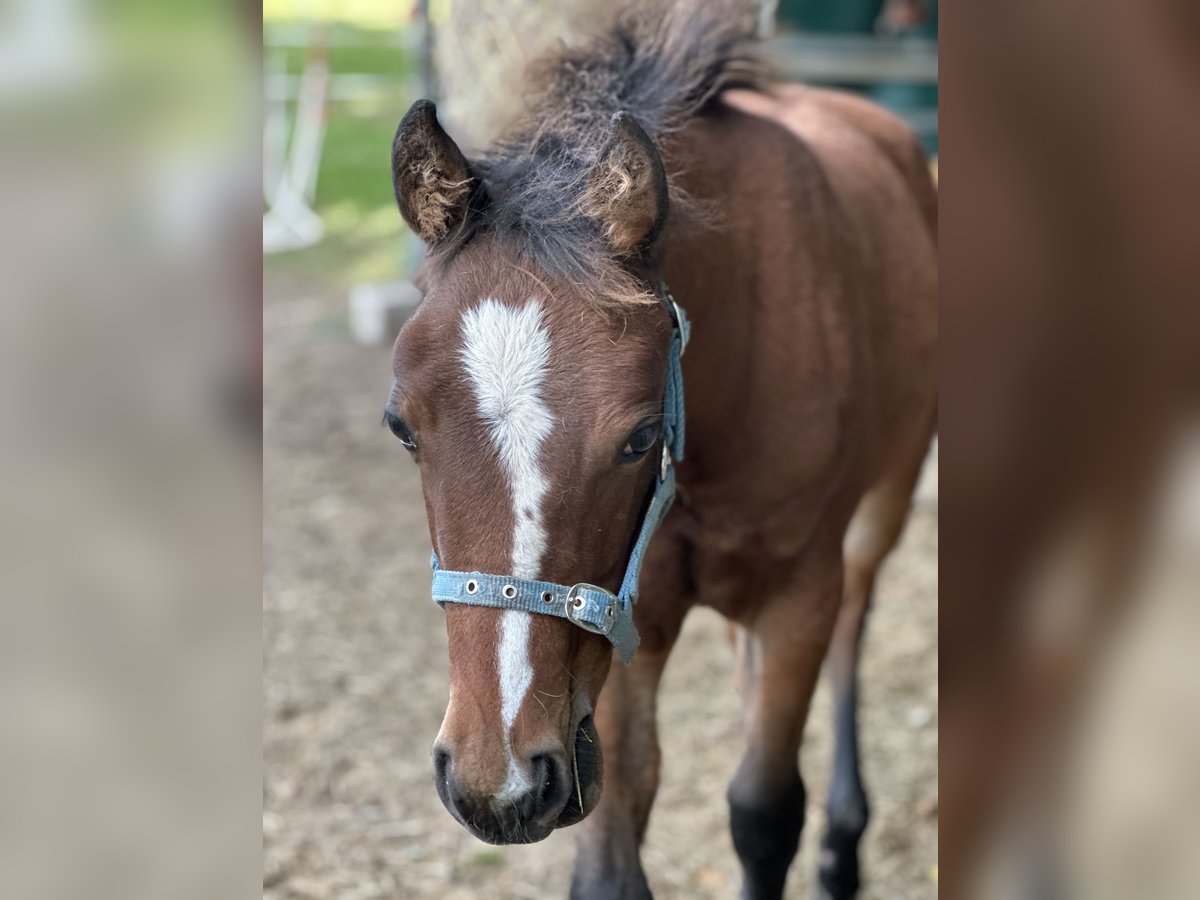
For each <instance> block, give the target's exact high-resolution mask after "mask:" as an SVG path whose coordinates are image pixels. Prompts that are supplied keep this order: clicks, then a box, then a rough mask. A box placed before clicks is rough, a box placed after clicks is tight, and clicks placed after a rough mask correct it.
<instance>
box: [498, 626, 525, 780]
mask: <svg viewBox="0 0 1200 900" xmlns="http://www.w3.org/2000/svg"><path fill="white" fill-rule="evenodd" d="M531 617H532V613H527V612H520V611H519V610H515V609H506V610H505V611H504V612H503V613H502V614H501V615H500V643H499V646H498V647H497V649H496V656H497V658H498V661H499V663H500V669H499V670H500V718H501V720H502V721H503V722H504V751H505V753H506V754H507V756H508V776H507V778H506V779H505V781H504V786H503V787H502V788H501V789H500V791H499V792H498V793H497V794H496V798H495V799H496V800H499V801H501V802H504V801H506V800H510V799H514V798H516V797H520V796H521V795H522V794H524V793H525V792H526V791H528V790H529V789H530V788H531V787H533V784H532V783H531V781H530V779H529V776H528V775H527V774H526V772H525V768H524V767H523V766H520V765H518V764H517V760H516V757H515V756H514V755H513V748H512V726H513V722H514V721H515V720H516V718H517V713H518V712H520V710H521V704H522V703H523V702H524V701H525V694H526V693H527V692H528V691H529V684H530V682H532V681H533V667H532V666H530V665H529V624H530V619H531Z"/></svg>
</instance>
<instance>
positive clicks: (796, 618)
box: [728, 564, 841, 900]
mask: <svg viewBox="0 0 1200 900" xmlns="http://www.w3.org/2000/svg"><path fill="white" fill-rule="evenodd" d="M840 581H841V569H840V566H834V565H832V564H829V565H825V566H823V567H822V569H821V570H818V571H813V570H807V571H806V574H805V576H804V583H803V584H802V585H801V586H799V587H798V589H797V590H796V591H788V592H787V593H786V594H783V595H780V596H779V597H776V598H772V600H771V601H769V602H768V603H767V604H766V605H765V606H764V608H763V609H762V611H761V612H760V613H759V614H758V615H757V616H756V617H755V618H754V620H753V621H751V622H749V623H747V624H746V625H744V626H743V627H742V629H741V633H740V634H739V636H738V641H737V646H738V651H739V653H738V655H739V683H740V684H741V685H742V692H743V696H744V702H745V705H746V713H745V732H746V744H747V746H746V752H745V755H744V756H743V757H742V761H741V764H740V765H739V766H738V769H737V773H736V774H735V775H734V777H733V781H732V782H731V783H730V785H729V793H728V799H729V812H730V828H731V830H732V832H733V845H734V848H735V849H736V850H737V854H738V857H739V859H740V860H741V863H742V871H743V886H742V897H743V898H745V900H778V898H781V897H782V896H783V889H784V884H785V883H786V881H787V873H788V868H789V867H790V866H791V864H792V860H793V858H794V857H795V855H796V850H797V849H798V847H799V845H800V832H801V831H802V830H803V828H804V804H805V793H804V782H803V781H802V780H801V777H800V769H799V764H798V755H799V750H800V739H801V736H802V734H803V732H804V720H805V718H806V717H807V715H808V707H809V702H810V700H811V699H812V693H813V688H814V687H815V685H816V681H817V676H818V674H819V672H820V668H821V660H822V658H823V657H824V655H825V649H826V647H827V646H828V642H829V636H830V632H831V631H832V628H833V621H834V619H835V617H836V609H837V598H838V596H839V591H840ZM797 591H798V595H797Z"/></svg>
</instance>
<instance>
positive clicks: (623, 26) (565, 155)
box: [431, 0, 763, 305]
mask: <svg viewBox="0 0 1200 900" xmlns="http://www.w3.org/2000/svg"><path fill="white" fill-rule="evenodd" d="M645 6H649V7H650V8H648V9H647V8H644V7H645ZM754 25H755V11H754V5H753V4H749V3H746V2H743V0H707V2H706V0H691V2H678V3H674V4H672V5H670V6H668V8H666V9H665V10H664V9H661V8H656V7H655V6H654V5H648V4H643V3H635V4H633V5H631V6H630V7H629V8H628V9H626V10H625V11H624V12H623V13H622V14H620V15H618V16H617V18H616V21H615V23H614V24H613V25H612V26H611V28H610V29H609V30H608V31H606V32H604V33H602V34H600V35H598V36H596V37H594V38H593V39H592V40H591V41H589V42H587V43H586V44H585V45H583V46H582V47H580V48H578V49H576V50H567V51H564V52H562V53H559V54H556V55H554V56H552V57H548V58H546V59H544V60H542V61H541V62H539V63H535V64H534V65H533V66H532V67H531V68H530V72H529V84H530V85H534V86H537V88H538V91H537V93H536V94H535V95H532V96H530V97H529V99H528V104H529V107H528V109H527V111H526V112H525V113H524V115H522V116H521V117H520V118H519V119H518V120H517V122H516V123H515V124H514V125H513V126H512V127H511V128H510V129H509V130H508V132H507V133H506V134H505V135H504V136H503V137H501V138H500V139H499V140H498V141H497V142H496V144H495V145H494V146H493V147H491V148H490V149H489V150H487V151H485V153H484V154H483V156H482V157H481V158H480V159H478V160H477V161H476V162H475V163H474V164H473V169H474V172H475V174H476V175H477V176H478V177H479V178H480V179H481V180H482V182H483V187H484V190H483V191H481V192H480V194H481V196H482V197H485V198H486V199H484V200H482V201H481V202H480V203H479V204H478V205H477V207H476V208H475V209H473V211H472V214H471V215H470V216H469V217H468V218H467V221H466V222H465V223H464V225H463V227H462V228H461V229H460V230H459V232H458V233H457V234H456V235H454V236H453V237H452V238H451V239H450V240H447V241H446V242H444V243H443V244H442V245H441V246H440V247H439V248H438V249H437V252H436V255H435V256H434V258H433V259H432V260H431V262H433V263H434V264H435V265H437V264H439V263H442V264H444V263H445V262H448V261H449V260H450V259H451V258H453V256H454V255H455V254H456V253H457V251H458V250H459V249H461V247H462V246H463V245H464V244H465V243H466V242H468V241H470V240H472V239H474V238H475V237H476V236H478V235H480V234H484V233H489V232H490V233H500V234H505V235H512V236H515V237H516V238H517V243H518V246H519V247H520V248H521V250H522V252H524V253H525V254H526V255H527V256H528V257H529V258H530V259H531V260H532V262H533V263H535V264H536V265H537V266H539V267H541V268H542V269H544V270H545V271H546V272H548V273H550V274H551V275H553V276H556V277H558V278H561V279H564V280H566V281H568V282H570V283H571V284H572V285H574V286H575V287H576V288H577V289H579V290H580V291H582V292H583V293H584V294H585V296H587V297H588V299H589V300H591V301H593V302H596V303H599V304H617V305H626V304H632V303H642V302H647V301H652V300H653V295H652V294H651V293H650V292H648V291H647V288H646V286H645V285H644V284H643V283H642V282H641V281H640V280H639V279H638V278H637V277H636V276H635V275H634V274H633V272H631V271H630V268H629V266H628V265H627V261H624V260H621V259H619V258H618V257H617V256H615V255H614V254H613V252H612V250H611V248H610V247H609V245H608V243H607V240H606V237H605V234H604V232H603V229H602V227H601V225H600V223H599V222H598V221H597V220H596V218H595V217H594V215H593V214H592V213H591V212H590V210H589V208H588V204H587V203H586V199H587V192H588V183H589V178H590V176H591V173H592V169H593V167H594V166H595V164H596V162H597V160H598V159H599V158H600V154H601V152H602V150H603V149H604V148H605V146H606V144H607V142H608V139H609V136H610V134H611V132H612V127H613V126H612V119H613V116H614V115H615V114H616V113H618V112H626V113H629V114H630V115H632V116H633V118H634V119H636V121H637V122H638V124H639V125H641V127H642V128H643V129H644V130H645V131H646V133H647V134H648V135H649V136H650V137H651V138H652V139H653V140H654V141H655V143H656V144H657V145H658V146H659V148H660V150H662V151H664V153H665V154H667V155H669V153H670V146H669V143H670V137H671V135H672V134H673V133H674V132H676V131H678V130H679V129H680V128H681V127H682V126H683V125H685V124H686V123H687V122H688V121H689V120H690V119H691V118H692V117H693V116H695V115H697V114H698V113H699V112H700V111H701V110H703V109H704V107H705V106H706V105H707V104H708V103H709V101H711V100H712V99H713V98H714V97H716V96H717V95H718V94H719V93H720V92H721V91H723V90H725V89H726V88H730V87H734V86H753V85H757V84H758V83H759V82H760V80H761V75H762V70H763V64H762V62H761V60H759V59H758V58H757V57H756V56H755V55H754V52H753V34H754ZM668 189H669V193H670V207H671V211H670V216H671V222H672V223H673V224H678V223H680V222H681V221H686V220H688V219H689V218H694V217H695V214H696V213H697V204H696V203H695V202H694V201H692V200H691V199H690V198H689V197H687V196H686V195H685V193H684V192H683V191H682V190H680V188H679V187H678V185H675V184H673V183H671V181H670V178H669V176H668Z"/></svg>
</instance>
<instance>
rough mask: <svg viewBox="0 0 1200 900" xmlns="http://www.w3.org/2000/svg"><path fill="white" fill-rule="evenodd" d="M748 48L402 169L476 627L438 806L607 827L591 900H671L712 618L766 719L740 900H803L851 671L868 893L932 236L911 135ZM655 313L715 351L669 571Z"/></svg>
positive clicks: (428, 465)
mask: <svg viewBox="0 0 1200 900" xmlns="http://www.w3.org/2000/svg"><path fill="white" fill-rule="evenodd" d="M751 30H752V22H744V21H743V19H742V17H739V16H736V15H731V14H730V11H729V10H728V9H724V8H722V4H700V5H697V6H695V7H691V6H687V5H684V6H679V7H674V8H672V9H671V10H669V11H667V12H666V13H662V12H658V13H634V14H633V15H627V16H624V17H622V18H620V19H619V20H618V22H617V24H616V25H615V26H614V27H613V29H612V31H611V33H609V34H607V35H604V36H602V37H601V38H599V39H598V40H596V41H595V42H594V43H592V44H590V45H589V46H587V47H585V48H584V49H582V50H580V51H572V52H569V53H565V54H563V55H561V56H559V57H557V58H555V59H553V60H550V61H548V62H547V63H545V64H544V65H543V66H542V67H541V68H539V69H538V70H537V71H536V74H535V78H536V80H535V82H534V84H536V85H537V86H538V87H539V88H540V95H539V96H536V97H534V98H532V100H531V101H530V106H529V108H528V110H527V111H526V113H525V114H524V116H523V117H522V118H521V119H520V120H519V121H518V122H517V123H516V124H515V125H514V126H513V128H512V129H511V130H510V131H509V132H508V133H507V135H506V136H505V137H503V138H502V139H501V140H500V141H499V142H498V143H497V144H496V145H495V146H494V147H493V148H491V150H489V151H488V152H487V153H485V154H483V155H482V156H480V157H479V158H477V159H475V160H468V159H466V157H465V156H464V155H463V153H462V152H461V151H460V150H459V148H458V147H457V146H456V145H455V144H454V142H453V141H452V140H451V138H450V137H449V136H448V135H447V134H446V132H445V131H444V130H443V129H442V127H441V126H440V125H439V123H438V121H437V117H436V114H435V110H434V107H433V105H432V104H430V103H428V102H421V103H418V104H415V105H414V106H413V108H412V110H410V111H409V113H408V115H406V116H405V118H404V120H403V121H402V122H401V124H400V128H399V130H398V131H397V134H396V140H395V143H394V145H393V151H392V166H393V175H394V181H395V189H396V197H397V201H398V203H399V206H400V211H401V213H402V215H403V217H404V219H405V221H406V222H407V223H408V224H409V226H410V227H411V228H413V230H415V231H416V232H417V233H418V234H419V235H420V237H421V238H422V239H423V240H424V241H425V243H426V245H427V248H428V254H427V257H426V262H425V264H424V269H423V272H422V275H421V277H422V280H423V281H424V284H425V286H426V289H427V290H426V296H425V299H424V301H423V303H422V304H421V306H420V308H419V309H418V311H417V312H416V314H415V315H414V316H413V317H412V318H411V319H410V320H409V322H408V323H407V324H406V325H405V327H404V328H403V330H402V331H401V333H400V336H399V338H398V339H397V341H396V347H395V353H394V374H395V382H394V386H393V389H392V395H391V398H390V400H389V402H388V405H387V410H386V413H385V419H386V421H387V423H388V424H389V426H390V427H391V429H392V431H393V432H394V433H395V434H396V435H397V436H398V437H399V438H400V440H401V441H402V443H403V444H404V446H405V447H406V449H407V450H408V452H409V453H411V454H412V456H413V458H414V459H415V460H416V462H417V464H418V465H419V467H420V471H421V479H422V486H423V491H424V495H425V503H426V508H427V512H428V518H429V528H430V535H431V538H432V542H433V547H434V551H435V560H436V565H437V566H438V567H439V577H441V576H442V574H443V573H446V572H448V573H458V574H453V577H452V578H451V581H452V582H453V583H454V584H455V585H456V590H458V591H459V593H458V594H455V595H453V596H457V597H458V598H460V599H461V601H462V602H455V601H454V599H453V597H449V598H448V597H447V596H446V595H442V596H440V597H439V602H442V603H443V604H444V608H445V614H446V627H447V633H448V636H449V653H450V703H449V706H448V708H447V710H446V716H445V720H444V722H443V724H442V728H441V731H440V733H439V734H438V736H437V739H436V742H435V744H434V750H433V758H434V769H435V780H436V784H437V789H438V793H439V795H440V797H441V799H442V801H443V803H444V804H445V805H446V807H447V809H448V810H449V811H450V813H451V814H452V815H453V816H454V817H455V818H456V819H458V821H460V822H461V823H462V824H463V825H464V826H466V827H467V828H468V829H470V831H471V832H472V833H474V834H475V835H477V836H478V837H480V838H481V839H483V840H485V841H490V842H494V843H519V842H529V841H537V840H541V839H542V838H545V837H546V836H547V835H548V834H549V833H550V832H551V831H552V830H553V829H555V828H557V827H562V826H564V825H569V824H572V823H575V822H580V821H581V820H584V819H586V821H584V822H583V824H582V825H581V827H580V835H579V853H578V856H577V861H576V868H575V874H574V878H573V886H572V896H574V897H579V898H591V897H646V896H649V890H648V887H647V883H646V879H645V875H644V873H643V870H642V867H641V864H640V861H639V847H640V844H641V841H642V838H643V836H644V833H645V829H646V823H647V819H648V816H649V812H650V807H651V804H652V802H653V799H654V795H655V791H656V789H657V785H658V775H659V766H660V753H659V747H658V740H657V736H656V725H655V704H656V700H655V697H656V692H657V688H658V683H659V678H660V676H661V674H662V671H663V667H664V665H665V663H666V661H667V657H668V655H669V654H670V652H671V649H672V647H673V645H674V643H675V640H676V638H677V636H678V634H679V631H680V627H681V624H682V622H683V619H684V616H685V614H686V613H687V611H688V610H689V609H690V608H691V607H693V606H695V605H697V604H703V605H707V606H710V607H713V608H715V609H716V610H718V611H719V612H720V613H722V614H723V615H724V616H725V617H726V618H727V619H728V620H729V622H730V623H731V631H732V632H733V635H734V640H733V644H734V648H735V652H736V656H737V662H738V684H739V689H740V691H741V694H742V697H743V700H744V703H745V710H746V712H745V720H744V721H745V734H746V744H747V746H746V751H745V755H744V757H743V759H742V762H741V764H740V765H739V767H738V769H737V773H736V775H735V777H734V779H733V781H732V783H731V784H730V786H729V791H728V800H729V806H730V817H731V827H732V832H733V841H734V846H735V848H736V850H737V853H738V856H739V858H740V860H741V862H742V866H743V872H744V896H746V897H750V898H768V897H780V896H781V895H782V892H783V887H784V882H785V879H786V875H787V871H788V868H789V866H790V864H791V861H792V858H793V857H794V855H795V853H796V850H797V848H798V844H799V838H800V833H801V829H802V826H803V822H804V806H805V794H804V786H803V782H802V780H801V776H800V772H799V768H798V752H799V746H800V740H801V734H802V732H803V727H804V722H805V718H806V716H807V712H808V707H809V702H810V699H811V696H812V692H813V688H814V686H815V683H816V680H817V677H818V673H819V671H820V669H821V666H822V662H823V661H824V660H826V659H828V668H829V672H830V675H831V678H832V681H833V685H834V695H835V717H836V721H835V733H836V740H837V747H836V752H835V771H834V775H833V778H832V781H831V787H830V792H829V796H828V798H827V808H828V816H827V827H826V832H825V834H824V835H823V838H822V852H821V857H820V859H821V863H820V873H819V884H820V888H819V890H820V891H821V892H822V893H823V894H824V895H825V896H830V897H850V896H853V895H854V894H855V892H856V891H857V889H858V885H859V871H858V856H857V847H858V842H859V839H860V837H861V835H862V833H863V830H864V828H865V827H866V823H867V815H868V808H867V802H866V797H865V793H864V790H863V786H862V783H861V779H860V777H859V767H858V748H857V728H856V723H855V701H856V674H855V673H856V668H857V665H856V664H857V658H858V644H859V638H860V635H861V632H862V628H863V622H864V617H865V614H866V610H867V607H868V605H869V601H870V596H871V592H872V587H873V584H874V580H875V574H876V571H877V569H878V567H879V565H880V563H881V561H882V560H883V558H884V556H885V555H886V554H887V553H888V552H889V550H890V549H891V547H892V546H893V545H894V544H895V542H896V540H897V538H898V536H899V533H900V530H901V528H902V526H903V523H904V521H905V518H906V515H907V511H908V507H909V500H910V495H911V492H912V489H913V485H914V483H915V481H916V478H917V475H918V471H919V468H920V464H921V460H922V459H923V457H924V454H925V451H926V448H927V446H928V443H929V440H930V438H931V435H932V433H933V430H934V427H935V423H936V378H935V344H936V330H937V309H936V296H937V263H936V216H937V213H936V209H937V202H936V196H935V194H934V189H933V186H932V184H931V181H930V179H929V175H928V172H927V169H926V164H925V160H924V158H923V155H922V153H921V150H920V148H919V145H918V144H917V142H916V140H915V138H914V137H913V136H912V135H911V134H910V133H909V132H908V130H907V129H906V128H905V127H904V126H903V125H902V124H901V123H900V122H899V121H898V120H896V119H894V118H893V117H892V116H890V115H889V114H887V113H885V112H883V111H882V110H879V109H877V108H876V107H874V106H871V105H870V104H868V103H866V102H865V101H862V100H859V99H856V98H853V97H850V96H848V95H842V94H838V93H834V92H827V91H821V90H815V89H809V88H804V87H797V86H782V85H774V84H771V83H769V82H765V81H763V80H762V77H761V75H759V69H758V67H757V64H756V63H755V60H754V57H753V55H752V48H751V47H750V41H749V39H748V35H749V34H750V32H751ZM663 285H667V286H669V290H670V292H671V294H673V296H674V297H675V298H677V300H678V303H679V305H680V306H681V307H682V308H683V309H685V310H686V312H687V316H688V317H690V320H691V323H692V340H691V343H690V345H689V346H688V348H687V351H686V355H685V357H684V359H683V364H682V368H683V384H684V386H686V435H687V443H686V452H685V453H684V455H683V459H682V460H680V461H677V477H678V483H679V487H678V497H677V499H676V501H675V504H674V506H673V507H672V508H671V509H670V511H669V512H668V513H667V514H666V516H665V518H664V519H663V520H662V522H661V525H660V526H659V527H658V530H657V533H656V534H655V536H654V537H653V540H651V541H650V542H649V544H648V547H646V546H644V543H645V542H644V540H643V538H644V537H645V535H647V534H648V533H649V531H651V530H653V525H655V524H657V520H655V521H654V522H651V523H650V525H649V526H648V525H647V521H648V519H649V516H650V513H648V511H647V507H648V506H651V507H654V508H657V506H656V504H657V501H658V500H659V499H661V495H662V493H663V490H664V484H666V479H667V476H668V473H670V478H671V479H673V478H674V477H675V476H676V471H675V465H676V461H675V460H674V459H673V456H674V455H677V454H672V453H670V452H668V450H669V449H670V446H665V444H667V445H670V444H672V442H673V441H675V440H676V439H678V440H679V446H680V448H682V422H680V423H679V425H678V428H679V429H680V433H679V434H678V435H677V436H676V435H673V434H670V433H668V434H664V431H667V432H670V431H671V430H672V428H673V427H675V426H674V423H672V422H670V419H671V418H672V417H671V415H670V410H669V403H668V404H666V405H665V404H664V397H667V398H668V399H669V398H670V396H671V388H672V384H671V372H672V364H673V361H674V359H673V353H676V352H677V351H678V349H679V348H680V346H681V343H679V338H680V330H681V327H682V325H681V318H682V314H679V315H676V314H674V312H673V307H672V304H670V303H667V302H663V301H664V298H665V297H666V296H667V294H666V292H665V290H664V289H663V287H662V286H663ZM673 484H674V482H673V481H671V486H673ZM643 549H644V550H645V561H644V569H643V570H642V572H641V578H640V580H639V579H638V578H637V571H636V566H635V565H634V564H633V563H634V562H640V561H641V560H640V557H641V551H642V550H643ZM631 556H632V557H636V559H635V560H633V561H631ZM631 570H632V571H633V581H634V582H635V585H634V590H633V591H632V592H631V591H630V590H628V582H629V573H630V571H631ZM472 573H475V574H472ZM493 582H494V584H493ZM581 583H582V584H583V586H584V587H585V588H587V590H588V591H590V592H591V593H589V594H588V597H589V598H590V599H588V602H589V603H591V602H592V601H593V600H595V598H599V600H598V601H597V602H599V603H601V604H602V605H603V604H604V603H606V602H609V601H607V600H606V599H605V598H612V602H613V603H615V608H616V609H617V614H618V616H619V615H620V614H621V613H620V611H621V609H623V608H624V607H622V604H623V603H624V602H625V601H626V600H628V601H629V602H632V600H633V599H634V595H635V594H636V599H637V603H636V605H635V606H633V607H632V609H633V616H632V622H630V623H629V629H630V631H632V629H633V628H634V627H636V632H637V634H638V635H640V646H638V648H637V651H636V654H634V655H633V658H632V663H631V664H630V665H628V666H626V665H625V664H624V662H623V661H622V659H621V658H620V656H619V655H618V656H617V658H616V659H615V660H614V655H617V654H614V644H618V647H617V649H618V651H621V650H628V646H626V647H621V646H620V645H619V643H618V641H617V640H616V639H615V638H614V634H615V631H614V630H612V629H611V628H609V629H608V630H606V627H605V626H606V623H605V622H604V621H603V620H597V622H598V623H599V624H597V622H592V623H591V624H589V623H587V622H579V621H574V620H573V619H572V617H571V614H570V612H569V608H570V600H568V602H567V610H566V611H565V612H564V610H563V609H560V601H561V600H562V599H563V596H564V595H563V594H562V593H560V586H564V587H562V590H564V591H565V590H566V588H565V586H567V585H574V586H575V588H578V587H579V586H580V584H581ZM543 586H544V589H543ZM592 586H594V589H593V587H592ZM575 588H572V590H575ZM477 591H478V593H477ZM510 591H511V594H510V593H509V592H510ZM489 592H491V594H489ZM436 593H437V592H436V589H435V594H436ZM484 594H489V596H490V597H491V599H490V600H487V601H486V602H485V601H484V600H483V599H482V598H483V596H484ZM468 595H470V596H468ZM539 595H540V596H542V597H543V598H544V600H545V602H546V603H547V604H548V605H547V607H546V608H545V609H542V608H540V607H538V605H537V600H536V598H537V597H538V596H539ZM571 596H573V597H575V599H576V601H577V602H579V603H582V602H583V601H582V600H581V599H580V598H579V597H578V596H576V595H574V594H572V595H571ZM504 598H507V599H504ZM613 608H614V607H613V606H611V605H610V606H609V607H608V608H607V610H606V612H607V614H608V615H609V616H610V617H611V616H612V610H613ZM543 612H554V613H555V614H553V615H550V614H541V613H543ZM607 624H608V625H611V622H609V623H607ZM626 643H628V642H626ZM626 655H627V654H626ZM601 750H602V751H603V763H602V762H601ZM602 781H603V787H602Z"/></svg>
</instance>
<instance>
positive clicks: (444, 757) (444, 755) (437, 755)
mask: <svg viewBox="0 0 1200 900" xmlns="http://www.w3.org/2000/svg"><path fill="white" fill-rule="evenodd" d="M449 771H450V751H449V750H442V749H441V748H438V749H436V750H434V751H433V777H434V778H435V779H436V780H437V783H438V784H439V785H440V784H445V783H446V777H447V775H448V773H449Z"/></svg>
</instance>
